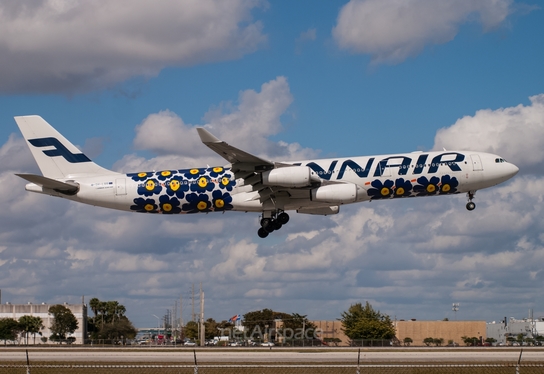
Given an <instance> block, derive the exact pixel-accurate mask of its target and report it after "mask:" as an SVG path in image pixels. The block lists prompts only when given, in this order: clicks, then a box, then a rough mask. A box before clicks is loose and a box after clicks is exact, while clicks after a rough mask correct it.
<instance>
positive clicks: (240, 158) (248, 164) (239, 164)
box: [196, 127, 274, 173]
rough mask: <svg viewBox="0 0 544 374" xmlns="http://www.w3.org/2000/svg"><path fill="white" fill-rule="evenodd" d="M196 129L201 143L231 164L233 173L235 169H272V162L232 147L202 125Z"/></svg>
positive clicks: (250, 170)
mask: <svg viewBox="0 0 544 374" xmlns="http://www.w3.org/2000/svg"><path fill="white" fill-rule="evenodd" d="M196 131H198V135H199V136H200V140H201V141H202V143H204V144H205V145H207V146H208V147H209V148H210V149H211V150H212V151H214V152H215V153H217V154H218V155H219V156H221V157H223V158H224V159H225V160H227V161H228V162H230V163H231V164H232V169H233V172H235V173H236V172H237V171H248V172H254V171H257V172H263V171H266V170H271V169H274V163H273V162H270V161H267V160H263V159H262V158H260V157H257V156H253V155H252V154H249V153H247V152H245V151H242V150H241V149H238V148H236V147H233V146H232V145H230V144H228V143H226V142H224V141H222V140H219V139H217V138H216V137H215V136H213V135H212V134H211V133H210V132H208V131H207V130H205V129H204V128H202V127H198V128H197V129H196Z"/></svg>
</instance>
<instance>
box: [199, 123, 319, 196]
mask: <svg viewBox="0 0 544 374" xmlns="http://www.w3.org/2000/svg"><path fill="white" fill-rule="evenodd" d="M197 131H198V135H199V136H200V140H202V143H204V144H205V145H207V146H208V147H209V148H210V149H212V150H213V151H214V152H216V153H217V154H219V155H220V156H221V157H223V158H224V159H225V160H227V161H229V162H230V163H231V164H232V169H231V170H232V172H233V173H234V175H235V177H236V178H237V179H238V178H241V179H243V180H244V185H246V186H248V185H250V186H252V191H258V194H257V195H255V196H254V197H253V198H251V200H257V199H260V200H261V202H264V201H266V200H269V199H271V198H273V197H278V196H279V195H280V194H281V195H285V196H289V197H292V194H293V193H296V191H295V190H293V188H295V189H297V188H296V187H300V186H288V185H286V184H281V183H278V184H274V183H270V182H267V183H263V174H268V173H267V172H268V171H271V170H273V169H278V168H286V169H289V168H290V167H299V166H300V165H293V164H286V163H281V162H273V161H269V160H264V159H262V158H260V157H257V156H254V155H252V154H250V153H247V152H245V151H242V150H241V149H238V148H236V147H233V146H231V145H229V144H228V143H226V142H224V141H222V140H220V139H218V138H216V137H215V136H214V135H212V134H211V133H210V132H208V131H207V130H205V129H203V128H201V127H200V128H197ZM283 170H285V169H283ZM265 178H266V176H265ZM314 179H316V177H311V176H310V175H309V174H308V179H307V183H308V184H307V185H305V186H304V187H309V186H310V185H311V184H312V183H315V181H314ZM304 187H303V188H301V189H304ZM306 194H307V192H306ZM305 196H306V195H305Z"/></svg>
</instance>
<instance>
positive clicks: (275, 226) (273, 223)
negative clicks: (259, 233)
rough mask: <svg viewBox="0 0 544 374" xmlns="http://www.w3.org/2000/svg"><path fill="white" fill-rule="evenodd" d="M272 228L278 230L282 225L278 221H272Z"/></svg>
mask: <svg viewBox="0 0 544 374" xmlns="http://www.w3.org/2000/svg"><path fill="white" fill-rule="evenodd" d="M272 226H274V230H279V229H281V227H282V226H283V225H282V224H281V223H280V222H279V221H278V220H274V222H272Z"/></svg>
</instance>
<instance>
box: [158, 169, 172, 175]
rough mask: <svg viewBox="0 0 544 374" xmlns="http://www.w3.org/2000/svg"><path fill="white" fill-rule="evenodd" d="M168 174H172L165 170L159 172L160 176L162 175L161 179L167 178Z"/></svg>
mask: <svg viewBox="0 0 544 374" xmlns="http://www.w3.org/2000/svg"><path fill="white" fill-rule="evenodd" d="M170 174H172V173H170V171H169V170H166V171H163V172H161V175H162V176H163V177H167V176H169V175H170Z"/></svg>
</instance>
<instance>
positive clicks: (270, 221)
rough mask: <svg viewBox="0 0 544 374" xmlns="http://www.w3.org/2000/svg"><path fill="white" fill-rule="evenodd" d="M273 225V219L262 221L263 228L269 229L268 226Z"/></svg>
mask: <svg viewBox="0 0 544 374" xmlns="http://www.w3.org/2000/svg"><path fill="white" fill-rule="evenodd" d="M271 223H272V219H271V218H263V219H261V227H263V228H267V227H268V226H270V224H271Z"/></svg>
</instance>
